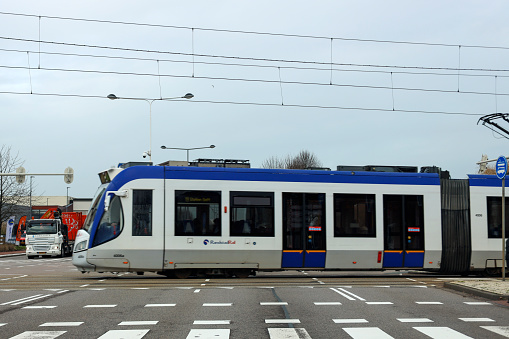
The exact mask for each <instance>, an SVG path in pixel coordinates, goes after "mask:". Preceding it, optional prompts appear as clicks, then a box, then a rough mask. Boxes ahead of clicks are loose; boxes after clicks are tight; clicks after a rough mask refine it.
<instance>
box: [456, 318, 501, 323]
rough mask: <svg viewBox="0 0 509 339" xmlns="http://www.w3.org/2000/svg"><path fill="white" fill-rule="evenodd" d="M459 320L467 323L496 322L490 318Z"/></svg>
mask: <svg viewBox="0 0 509 339" xmlns="http://www.w3.org/2000/svg"><path fill="white" fill-rule="evenodd" d="M458 319H459V320H461V321H466V322H477V321H495V320H493V319H490V318H458Z"/></svg>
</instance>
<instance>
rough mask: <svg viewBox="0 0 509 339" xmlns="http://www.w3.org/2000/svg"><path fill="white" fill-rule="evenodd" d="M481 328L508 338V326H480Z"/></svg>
mask: <svg viewBox="0 0 509 339" xmlns="http://www.w3.org/2000/svg"><path fill="white" fill-rule="evenodd" d="M481 328H484V329H485V330H488V331H491V332H494V333H496V334H500V335H501V336H504V337H506V338H509V326H481Z"/></svg>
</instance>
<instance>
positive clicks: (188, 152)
mask: <svg viewBox="0 0 509 339" xmlns="http://www.w3.org/2000/svg"><path fill="white" fill-rule="evenodd" d="M186 151H187V166H189V150H188V149H186Z"/></svg>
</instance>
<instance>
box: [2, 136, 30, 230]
mask: <svg viewBox="0 0 509 339" xmlns="http://www.w3.org/2000/svg"><path fill="white" fill-rule="evenodd" d="M21 164H22V161H21V160H19V158H18V155H17V154H16V155H13V154H12V153H11V147H10V146H5V145H2V146H1V147H0V173H15V172H16V168H18V167H19V166H21ZM29 194H30V188H29V187H28V184H27V183H26V182H25V183H23V184H18V182H17V181H16V177H15V176H0V222H1V223H3V222H4V221H6V220H7V219H8V218H9V217H10V216H11V215H16V214H17V212H18V211H19V208H20V206H21V205H26V202H27V197H28V195H29Z"/></svg>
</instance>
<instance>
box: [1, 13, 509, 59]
mask: <svg viewBox="0 0 509 339" xmlns="http://www.w3.org/2000/svg"><path fill="white" fill-rule="evenodd" d="M0 15H11V16H24V17H33V18H46V19H54V20H69V21H83V22H95V23H106V24H115V25H130V26H146V27H158V28H173V29H185V30H196V31H210V32H222V33H236V34H252V35H266V36H280V37H292V38H305V39H334V40H343V41H356V42H371V43H382V44H404V45H422V46H440V47H458V44H447V43H435V42H422V41H397V40H381V39H360V38H346V37H331V36H319V35H303V34H288V33H274V32H259V31H258V32H257V31H243V30H232V29H220V28H204V27H191V26H177V25H164V24H152V23H141V22H127V21H114V20H100V19H87V18H72V17H61V16H50V15H35V14H27V13H12V12H0ZM461 46H462V47H464V48H480V49H503V50H509V47H507V46H488V45H468V44H462V45H461Z"/></svg>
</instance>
